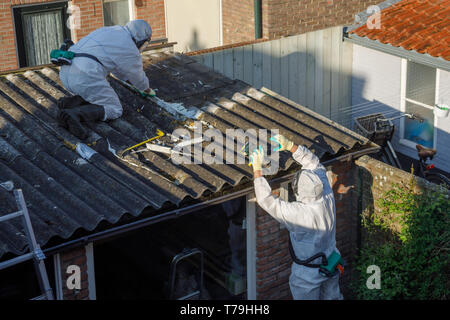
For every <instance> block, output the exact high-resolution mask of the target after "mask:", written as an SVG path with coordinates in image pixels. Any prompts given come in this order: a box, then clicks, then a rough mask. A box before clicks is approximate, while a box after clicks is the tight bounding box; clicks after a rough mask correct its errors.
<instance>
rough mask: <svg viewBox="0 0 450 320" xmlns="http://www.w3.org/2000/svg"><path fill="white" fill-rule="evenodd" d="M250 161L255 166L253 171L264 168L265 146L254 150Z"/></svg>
mask: <svg viewBox="0 0 450 320" xmlns="http://www.w3.org/2000/svg"><path fill="white" fill-rule="evenodd" d="M250 161H251V163H252V166H253V172H255V171H257V170H262V164H263V161H264V149H263V147H261V146H259V149H255V150H253V152H252V154H251V156H250Z"/></svg>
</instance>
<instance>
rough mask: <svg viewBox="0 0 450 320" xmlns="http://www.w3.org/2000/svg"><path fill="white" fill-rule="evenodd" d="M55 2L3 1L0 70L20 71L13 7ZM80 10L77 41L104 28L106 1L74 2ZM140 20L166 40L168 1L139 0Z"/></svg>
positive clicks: (74, 0) (155, 34) (74, 32)
mask: <svg viewBox="0 0 450 320" xmlns="http://www.w3.org/2000/svg"><path fill="white" fill-rule="evenodd" d="M45 2H54V0H2V1H0V71H6V70H12V69H17V68H18V60H17V52H16V40H15V33H14V25H13V16H12V6H16V5H22V4H34V3H35V4H39V3H45ZM73 4H74V5H76V6H79V7H80V13H81V14H80V19H81V21H80V23H81V29H79V30H73V34H72V37H73V40H74V41H75V42H76V41H79V40H80V39H81V38H83V37H84V36H86V35H88V34H89V33H90V32H92V31H94V30H95V29H98V28H100V27H103V5H102V0H73ZM134 4H135V15H136V18H137V19H145V20H146V21H147V22H148V23H149V24H150V25H151V26H152V29H153V39H157V38H165V37H166V26H165V18H164V0H135V3H134Z"/></svg>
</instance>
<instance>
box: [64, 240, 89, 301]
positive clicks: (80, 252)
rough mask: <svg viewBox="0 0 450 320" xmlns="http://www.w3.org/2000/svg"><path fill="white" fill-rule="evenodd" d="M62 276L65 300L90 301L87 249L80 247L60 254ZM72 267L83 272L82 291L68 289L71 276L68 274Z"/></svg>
mask: <svg viewBox="0 0 450 320" xmlns="http://www.w3.org/2000/svg"><path fill="white" fill-rule="evenodd" d="M60 263H61V276H62V292H63V300H89V281H88V268H87V257H86V248H85V247H80V248H75V249H71V250H70V251H65V252H62V253H60ZM70 265H76V266H79V267H80V271H81V288H80V290H77V289H72V290H70V289H69V288H67V279H68V278H69V277H70V276H71V274H69V273H67V268H68V267H69V266H70Z"/></svg>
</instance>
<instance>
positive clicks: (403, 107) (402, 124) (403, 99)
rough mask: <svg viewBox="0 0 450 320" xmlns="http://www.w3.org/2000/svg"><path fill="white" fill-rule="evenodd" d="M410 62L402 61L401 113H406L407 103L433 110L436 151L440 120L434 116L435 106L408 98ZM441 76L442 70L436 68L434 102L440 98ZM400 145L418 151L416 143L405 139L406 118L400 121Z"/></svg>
mask: <svg viewBox="0 0 450 320" xmlns="http://www.w3.org/2000/svg"><path fill="white" fill-rule="evenodd" d="M407 68H408V60H407V59H402V65H401V93H400V111H401V112H402V113H405V112H406V102H410V103H414V104H416V105H418V106H421V107H424V108H427V109H431V110H432V111H433V117H434V132H433V148H434V149H436V146H437V126H438V118H437V117H436V115H435V114H434V106H429V105H427V104H424V103H421V102H418V101H415V100H413V99H409V98H406V81H407V74H408V72H407V71H408V69H407ZM439 75H440V69H438V68H436V85H435V96H434V101H435V103H436V101H438V98H439V78H440V77H439ZM399 142H400V144H401V145H404V146H407V147H409V148H412V149H414V150H416V145H417V143H416V142H413V141H411V140H408V139H405V118H401V120H400V141H399Z"/></svg>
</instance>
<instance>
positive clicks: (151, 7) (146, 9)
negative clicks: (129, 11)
mask: <svg viewBox="0 0 450 320" xmlns="http://www.w3.org/2000/svg"><path fill="white" fill-rule="evenodd" d="M134 6H135V7H134V8H135V9H134V12H135V17H136V19H144V20H145V21H147V22H148V23H149V24H150V26H151V27H152V31H153V34H152V38H153V39H158V38H165V37H166V19H165V12H164V0H135V1H134Z"/></svg>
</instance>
